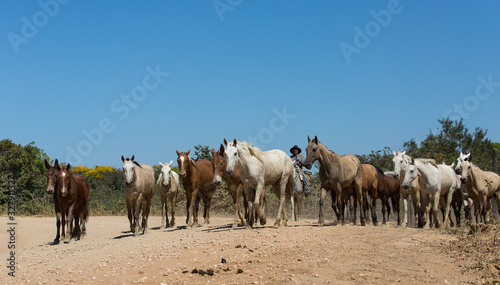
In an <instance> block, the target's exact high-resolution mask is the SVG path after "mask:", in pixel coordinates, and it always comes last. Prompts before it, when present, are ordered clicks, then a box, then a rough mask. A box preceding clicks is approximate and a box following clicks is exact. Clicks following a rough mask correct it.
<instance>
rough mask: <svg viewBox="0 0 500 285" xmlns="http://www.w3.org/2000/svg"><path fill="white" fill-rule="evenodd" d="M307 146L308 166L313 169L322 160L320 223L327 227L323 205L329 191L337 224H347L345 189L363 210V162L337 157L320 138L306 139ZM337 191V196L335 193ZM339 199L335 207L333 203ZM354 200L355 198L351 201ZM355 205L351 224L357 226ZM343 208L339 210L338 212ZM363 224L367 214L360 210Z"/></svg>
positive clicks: (320, 172)
mask: <svg viewBox="0 0 500 285" xmlns="http://www.w3.org/2000/svg"><path fill="white" fill-rule="evenodd" d="M307 141H308V145H307V148H306V153H307V157H306V161H305V163H304V164H305V167H306V168H307V169H311V167H312V164H313V163H314V162H315V161H319V165H320V167H319V178H320V180H321V197H320V201H319V218H318V224H319V225H320V226H322V225H323V224H324V218H323V205H324V201H325V196H326V192H327V191H330V192H331V195H332V207H333V208H334V211H335V214H336V216H337V221H339V222H341V223H342V224H344V211H343V209H342V208H343V207H342V206H341V205H342V189H343V188H345V189H346V190H347V191H348V193H349V195H350V196H351V197H353V196H354V195H355V196H356V197H357V200H358V204H359V205H360V206H361V207H362V206H363V205H364V199H363V193H362V191H363V190H362V183H363V176H362V175H363V174H362V170H361V163H360V162H359V159H358V158H357V157H356V156H355V155H352V154H344V155H338V154H336V153H335V152H334V151H331V150H329V149H328V148H327V147H326V146H324V145H323V144H322V143H321V142H319V141H318V137H317V136H315V137H314V139H312V140H311V139H310V138H309V136H308V137H307ZM332 191H334V192H335V197H334V195H333V192H332ZM334 199H336V206H334V205H333V200H334ZM351 199H352V198H351ZM353 206H354V205H353V204H352V203H351V209H350V211H349V212H350V213H351V214H350V221H351V223H353V224H355V215H353V212H354V211H355V210H353V209H352V208H353ZM339 207H340V209H339ZM360 216H361V225H362V226H365V225H366V216H365V211H363V210H361V211H360Z"/></svg>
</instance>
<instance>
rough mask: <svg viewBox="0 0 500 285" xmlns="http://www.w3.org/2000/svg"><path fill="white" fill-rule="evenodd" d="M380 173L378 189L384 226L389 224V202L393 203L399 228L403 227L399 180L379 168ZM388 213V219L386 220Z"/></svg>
mask: <svg viewBox="0 0 500 285" xmlns="http://www.w3.org/2000/svg"><path fill="white" fill-rule="evenodd" d="M377 172H378V188H377V194H378V197H379V198H380V200H381V201H382V219H383V220H382V225H386V224H387V222H389V219H390V215H391V209H390V206H389V200H391V201H392V208H393V212H395V213H396V215H397V217H398V218H397V219H398V226H399V225H401V218H400V206H399V199H400V196H401V190H400V188H401V187H400V185H399V180H397V179H396V178H395V177H394V175H392V174H384V172H383V171H382V170H381V169H380V168H378V167H377ZM386 213H387V219H386Z"/></svg>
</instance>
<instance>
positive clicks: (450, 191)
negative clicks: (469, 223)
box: [443, 188, 457, 228]
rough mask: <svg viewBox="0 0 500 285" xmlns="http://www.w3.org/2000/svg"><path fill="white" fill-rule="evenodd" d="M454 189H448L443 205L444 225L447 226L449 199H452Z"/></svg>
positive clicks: (448, 222)
mask: <svg viewBox="0 0 500 285" xmlns="http://www.w3.org/2000/svg"><path fill="white" fill-rule="evenodd" d="M455 191H457V190H455V189H454V188H450V189H449V190H448V193H447V194H446V201H445V202H446V205H445V210H444V211H445V213H446V217H445V220H444V222H443V223H444V225H443V226H444V227H445V228H447V227H449V225H450V207H451V201H452V200H453V194H454V193H455Z"/></svg>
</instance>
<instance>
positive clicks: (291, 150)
mask: <svg viewBox="0 0 500 285" xmlns="http://www.w3.org/2000/svg"><path fill="white" fill-rule="evenodd" d="M294 149H297V150H299V153H301V152H302V150H301V149H300V147H298V146H297V145H294V146H293V147H292V148H291V149H290V152H291V153H292V154H293V150H294Z"/></svg>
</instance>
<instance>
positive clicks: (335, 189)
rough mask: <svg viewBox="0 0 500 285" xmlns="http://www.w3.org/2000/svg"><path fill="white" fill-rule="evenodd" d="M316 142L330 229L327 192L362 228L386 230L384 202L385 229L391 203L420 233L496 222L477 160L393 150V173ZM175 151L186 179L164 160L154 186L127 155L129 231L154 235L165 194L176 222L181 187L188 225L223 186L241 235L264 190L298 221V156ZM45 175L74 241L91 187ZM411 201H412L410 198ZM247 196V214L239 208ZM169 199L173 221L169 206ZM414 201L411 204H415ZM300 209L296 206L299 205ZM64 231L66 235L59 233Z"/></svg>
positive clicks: (64, 171)
mask: <svg viewBox="0 0 500 285" xmlns="http://www.w3.org/2000/svg"><path fill="white" fill-rule="evenodd" d="M307 139H308V145H307V148H306V160H305V162H304V166H305V167H306V168H307V169H311V167H312V165H313V163H315V162H316V161H317V162H318V163H319V179H320V182H321V192H320V197H319V217H318V224H319V225H323V224H324V215H323V212H324V202H325V198H326V195H327V193H328V192H329V193H330V195H331V198H332V205H331V206H332V209H333V211H334V213H335V216H336V219H337V224H345V222H346V219H348V220H349V223H350V224H356V213H357V208H358V206H359V215H360V221H361V225H362V226H364V225H366V224H367V222H369V219H370V217H371V220H372V223H373V224H374V225H378V219H377V211H376V205H377V200H379V199H380V200H381V201H382V203H381V205H382V216H383V222H382V224H386V222H387V220H388V218H389V216H390V209H391V207H390V202H392V208H393V210H394V211H395V212H396V213H397V217H398V225H401V226H408V210H409V206H413V209H414V214H415V219H416V221H418V226H419V227H423V228H430V227H432V226H434V227H436V228H439V227H440V226H441V223H440V220H439V218H438V211H439V210H440V209H441V211H442V214H443V225H444V226H445V227H447V226H450V225H451V226H453V221H452V220H451V219H450V211H451V208H453V209H454V212H455V222H456V224H457V225H458V224H460V211H461V207H462V205H464V206H465V213H466V217H467V219H468V220H469V221H471V219H472V214H471V213H472V209H474V211H475V212H474V213H475V216H476V222H479V219H481V220H482V221H486V222H487V221H488V219H489V215H487V213H488V211H489V210H491V205H490V200H492V199H493V198H495V200H496V203H497V205H498V206H499V207H497V209H498V208H500V176H499V175H498V174H496V173H493V172H488V171H483V170H481V169H480V168H479V167H477V166H476V165H475V164H473V163H472V161H471V154H470V153H469V154H463V153H460V156H459V157H458V158H457V163H456V166H455V165H454V164H455V163H454V164H452V165H451V166H450V165H446V164H444V163H443V164H437V163H436V162H435V161H434V160H433V159H424V158H413V157H410V156H408V155H407V154H406V151H404V152H400V151H398V152H397V153H396V152H393V155H394V157H393V167H394V171H393V172H392V173H387V174H385V173H384V172H383V171H382V170H381V169H380V168H377V167H376V166H373V165H371V164H362V163H360V161H359V159H358V158H357V157H356V156H355V155H352V154H345V155H338V154H336V153H335V152H334V151H332V150H329V149H328V148H327V147H326V146H325V145H323V144H322V143H321V142H320V141H318V138H317V137H314V139H310V138H309V137H308V138H307ZM176 153H177V164H178V167H179V174H177V173H176V172H174V171H173V170H172V164H173V161H170V163H161V162H160V166H161V172H160V174H159V177H158V179H157V181H156V182H155V173H154V169H153V167H151V166H150V165H147V164H140V163H138V162H137V161H135V157H134V155H132V157H131V158H126V159H125V158H124V157H123V155H122V156H121V160H122V162H123V177H124V193H125V198H126V205H127V212H128V219H129V224H130V231H131V232H132V233H133V234H134V236H138V235H140V233H141V232H142V233H143V234H144V233H147V230H148V216H149V212H150V207H151V202H152V199H153V196H154V193H155V189H157V190H158V192H159V194H160V199H161V205H162V211H161V215H162V222H161V227H162V228H164V227H173V226H174V225H175V208H176V200H177V195H178V194H179V192H180V191H181V187H180V181H182V185H183V187H182V188H184V192H185V195H186V199H187V203H186V210H187V211H186V212H187V217H186V224H187V228H188V229H189V228H192V227H196V226H199V222H198V207H199V203H200V201H203V204H204V211H203V218H204V219H203V223H204V224H209V223H210V206H211V201H212V197H213V194H214V192H215V190H216V188H217V186H219V185H221V183H222V181H225V184H226V185H227V187H228V189H229V192H230V193H231V197H232V199H233V204H234V208H235V216H234V222H233V228H236V227H237V226H238V222H240V224H241V226H244V227H247V228H252V227H254V226H256V225H257V224H260V225H265V224H266V216H265V207H266V195H265V194H266V189H267V187H268V186H271V187H272V189H273V192H274V194H275V195H276V196H277V197H278V199H279V209H278V213H277V216H276V219H275V224H274V226H275V227H280V226H286V225H287V221H288V215H287V209H286V208H287V201H291V202H292V216H294V218H295V220H298V219H299V218H300V204H301V200H302V198H303V197H304V191H303V185H302V181H301V179H300V178H299V176H300V174H299V173H298V170H297V169H296V168H295V167H294V166H293V162H292V161H291V159H290V157H289V156H288V155H287V154H286V153H285V152H283V151H282V150H269V151H262V150H260V149H259V148H257V147H253V146H251V145H250V144H248V143H246V142H241V141H237V140H236V139H234V140H233V141H231V142H228V141H227V140H226V139H224V144H221V146H220V148H219V150H217V151H216V150H214V149H212V156H213V159H212V161H209V160H205V159H200V160H194V159H192V158H190V157H189V153H190V150H188V151H187V152H184V151H182V152H179V151H176ZM45 166H46V168H47V172H46V176H47V182H48V186H47V192H48V193H49V194H51V195H53V198H54V207H55V212H56V225H57V235H56V238H55V239H54V244H57V243H59V241H60V240H64V242H69V241H70V240H71V238H75V239H80V238H81V237H82V235H85V234H86V221H87V219H88V215H89V184H88V183H87V181H86V180H85V178H84V177H83V176H82V175H79V174H76V173H72V172H71V166H70V165H69V164H68V165H67V166H66V167H64V168H61V167H60V166H59V164H58V161H57V159H56V160H55V163H54V165H53V166H51V165H50V164H49V163H48V162H47V161H45ZM410 197H411V199H410ZM242 198H243V205H244V209H243V212H242V209H240V204H241V203H240V201H241V199H242ZM400 199H402V200H403V203H402V204H403V219H402V221H401V219H400V207H399V205H400V203H399V202H400ZM167 200H170V219H169V214H168V212H169V211H168V203H167ZM410 200H411V202H412V203H411V204H412V205H409V204H408V203H409V201H410ZM294 202H295V203H294ZM61 225H62V234H61V231H60V228H61Z"/></svg>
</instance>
